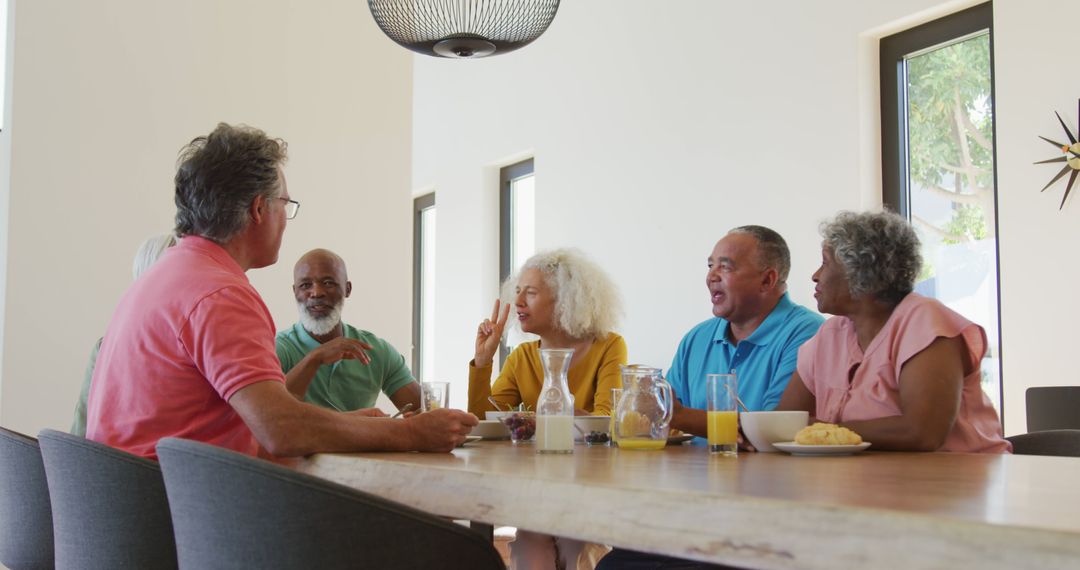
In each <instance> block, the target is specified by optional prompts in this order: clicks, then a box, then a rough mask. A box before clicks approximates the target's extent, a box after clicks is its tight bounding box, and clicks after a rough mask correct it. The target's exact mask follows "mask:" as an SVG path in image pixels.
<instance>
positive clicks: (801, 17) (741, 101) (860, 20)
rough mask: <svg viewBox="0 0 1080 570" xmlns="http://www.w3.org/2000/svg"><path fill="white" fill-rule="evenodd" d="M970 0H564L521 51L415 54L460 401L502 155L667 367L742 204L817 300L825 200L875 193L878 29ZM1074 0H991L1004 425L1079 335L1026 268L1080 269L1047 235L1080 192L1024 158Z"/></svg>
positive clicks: (1065, 100)
mask: <svg viewBox="0 0 1080 570" xmlns="http://www.w3.org/2000/svg"><path fill="white" fill-rule="evenodd" d="M972 4H974V2H970V1H967V2H964V1H962V2H941V1H934V0H903V1H890V2H885V1H876V2H866V1H863V0H835V1H831V2H827V3H826V2H804V1H800V0H783V1H780V2H773V3H770V4H769V6H768V7H767V8H765V7H763V5H760V4H753V3H736V2H713V1H707V0H700V1H694V2H691V1H686V2H678V3H667V4H664V7H663V8H662V9H661V8H660V7H659V5H658V4H657V3H656V2H653V1H647V0H593V1H590V2H564V3H563V4H562V6H561V7H560V10H559V13H558V16H557V17H556V19H555V22H554V24H553V25H552V27H551V29H550V30H549V31H548V32H547V34H546V35H545V36H543V37H541V38H540V39H539V40H538V41H537V42H536V43H534V44H533V45H532V46H529V47H527V48H525V49H523V50H521V51H519V52H515V53H512V54H507V55H505V56H501V57H496V58H492V59H488V60H480V61H473V62H460V61H444V60H435V59H430V58H417V60H416V62H415V64H416V68H415V69H416V73H415V104H414V137H413V141H414V143H413V149H414V155H413V173H414V174H413V183H414V185H415V186H417V187H419V186H433V187H435V188H436V191H437V204H438V208H439V228H438V232H439V260H438V272H439V275H438V279H439V292H438V295H439V297H438V299H439V301H438V303H437V305H438V308H437V311H438V316H437V336H438V338H439V345H438V347H437V353H436V360H437V370H438V373H439V374H440V375H442V376H443V377H444V378H446V379H448V380H451V381H453V382H454V383H455V391H454V396H453V398H454V402H453V403H455V404H456V405H460V406H464V405H465V402H466V400H465V394H466V385H467V380H466V376H465V371H466V368H465V367H466V363H467V362H468V360H469V358H470V357H471V354H472V333H473V331H475V326H476V323H477V322H478V321H479V320H480V319H481V318H483V317H484V316H485V315H486V314H487V312H486V311H490V309H489V307H490V303H491V299H492V298H493V297H494V295H495V294H496V286H497V283H496V280H497V265H496V259H497V257H496V256H497V239H498V233H497V188H496V180H497V168H496V167H497V166H498V165H499V164H505V163H506V162H508V160H505V159H504V158H505V157H510V156H515V155H520V154H521V153H529V154H535V157H536V173H537V174H536V176H537V194H536V195H537V209H538V214H537V217H538V234H537V246H538V247H552V246H562V245H573V246H577V247H580V248H582V249H584V250H585V251H586V252H587V253H589V254H590V255H592V256H593V257H594V258H595V259H597V260H598V261H600V262H601V263H602V264H603V265H604V266H605V268H606V269H607V270H608V271H610V272H611V274H612V275H613V276H614V277H615V279H616V281H617V282H618V283H619V284H620V286H621V288H622V291H623V294H624V296H625V298H626V306H627V308H628V311H627V312H628V314H627V317H626V319H625V322H624V325H623V326H622V328H621V330H622V331H623V333H624V335H625V336H626V338H627V342H628V345H629V350H630V360H632V361H635V362H644V363H650V364H655V365H661V366H664V367H667V366H668V365H669V363H670V359H671V355H672V353H673V352H674V349H675V346H676V344H677V342H678V340H679V339H680V338H681V336H682V335H683V334H684V333H685V332H686V331H687V329H689V328H690V327H691V326H692V325H694V324H695V323H697V322H699V321H701V320H704V319H706V318H708V317H709V315H710V313H709V304H708V300H707V293H706V289H705V287H704V283H703V280H704V274H705V258H706V256H707V255H708V254H709V252H710V251H711V248H712V245H713V243H714V242H715V241H716V240H717V239H718V238H719V237H721V236H722V235H723V233H724V232H726V231H727V230H728V229H729V228H731V227H733V226H736V225H742V224H748V223H757V224H763V225H768V226H771V227H773V228H774V229H777V230H778V231H780V232H781V233H782V234H783V235H784V236H785V237H786V238H787V239H788V242H789V245H790V247H791V250H792V255H793V262H794V263H793V267H792V272H791V277H790V280H789V283H790V291H791V295H792V297H793V298H794V299H795V300H796V301H797V302H800V303H803V304H808V305H810V306H813V304H812V298H811V293H812V285H811V282H810V274H811V273H812V272H813V270H814V269H815V268H816V267H817V264H818V262H819V260H820V250H819V245H818V244H819V243H820V238H819V236H818V234H817V226H818V224H819V222H820V221H822V220H823V219H825V218H827V217H830V216H831V215H832V214H834V213H835V212H836V211H838V210H841V209H860V208H870V207H875V206H878V205H879V204H880V195H881V193H880V158H879V157H880V147H879V138H880V133H879V127H878V125H879V121H880V119H879V114H878V108H877V105H878V64H877V57H878V55H877V40H878V38H880V37H881V36H884V35H887V34H889V33H894V32H896V31H899V30H901V29H905V28H907V27H910V26H913V25H917V24H919V23H922V22H925V21H928V20H929V19H932V18H935V17H939V16H941V15H944V14H945V13H949V12H953V11H956V10H959V9H961V8H964V7H967V6H970V5H972ZM1063 6H1064V5H1061V4H1055V5H1054V6H1053V7H1052V6H1051V3H1050V2H1049V1H1046V2H1035V3H1028V2H1018V1H1014V0H999V2H998V7H997V12H998V15H997V16H996V18H995V22H996V24H995V25H996V26H997V29H998V37H997V44H996V53H997V58H998V59H997V70H998V74H997V89H998V101H997V110H998V116H999V124H998V139H999V147H998V148H999V150H998V158H999V165H1000V168H1001V188H1002V198H1001V200H1002V202H1001V204H1002V207H1001V210H1000V212H1001V216H1002V228H1001V233H1000V235H1001V238H1002V270H1003V271H1004V272H1005V273H1004V277H1003V286H1002V292H1003V295H1004V296H1005V297H1006V299H1005V302H1004V322H1003V325H1002V326H1003V329H1004V330H1005V331H1006V336H1005V346H1004V350H1003V357H1004V362H1005V379H1006V380H1005V381H1006V383H1007V385H1006V403H1005V406H1006V409H1007V411H1008V412H1007V413H1008V415H1007V425H1006V431H1007V432H1010V433H1012V432H1017V431H1023V422H1022V414H1021V413H1020V412H1021V408H1022V405H1021V404H1019V403H1018V402H1019V401H1021V400H1020V399H1022V392H1023V389H1024V387H1025V386H1026V385H1027V384H1028V383H1029V382H1036V383H1038V382H1043V381H1044V380H1045V381H1051V382H1054V381H1056V382H1062V383H1076V378H1075V375H1074V376H1068V375H1067V372H1066V370H1068V369H1069V366H1068V364H1067V363H1066V362H1067V361H1066V360H1065V359H1058V360H1059V362H1051V360H1052V359H1051V358H1048V355H1050V354H1055V353H1057V354H1061V353H1066V354H1067V352H1066V351H1067V350H1068V343H1069V341H1068V340H1067V339H1066V338H1067V337H1065V335H1064V334H1063V333H1059V334H1054V333H1053V332H1050V333H1049V334H1048V333H1047V331H1053V330H1054V328H1053V324H1052V323H1054V322H1055V320H1054V318H1053V317H1051V316H1050V315H1054V314H1055V313H1054V312H1051V311H1052V310H1054V309H1055V308H1056V309H1057V312H1058V313H1060V309H1061V307H1062V305H1065V306H1066V308H1067V309H1068V311H1069V312H1068V313H1067V314H1075V313H1076V311H1075V307H1076V305H1075V302H1074V301H1072V298H1071V297H1070V296H1068V294H1067V293H1066V291H1067V289H1065V288H1058V289H1056V290H1060V291H1061V293H1062V294H1061V295H1054V296H1050V295H1046V290H1045V289H1043V290H1041V291H1040V290H1039V289H1037V288H1036V287H1037V286H1038V284H1043V283H1047V281H1048V279H1047V277H1050V276H1052V278H1053V279H1054V281H1053V282H1054V283H1057V282H1058V278H1059V277H1062V278H1065V277H1071V279H1061V280H1060V282H1062V283H1067V284H1071V283H1074V282H1077V281H1078V280H1077V279H1075V277H1076V275H1075V273H1076V272H1077V271H1078V270H1077V269H1076V268H1075V264H1073V266H1072V267H1064V266H1067V265H1069V264H1068V263H1067V262H1055V261H1053V260H1051V258H1049V256H1047V255H1045V254H1043V255H1039V254H1040V253H1041V252H1042V251H1044V249H1045V248H1043V247H1042V246H1039V245H1037V244H1038V243H1043V242H1042V241H1039V242H1036V241H1035V240H1042V239H1043V236H1044V235H1045V236H1046V237H1049V238H1051V239H1054V240H1055V241H1054V242H1052V243H1059V244H1062V245H1064V244H1071V243H1073V242H1076V237H1077V233H1078V232H1080V230H1078V229H1077V228H1076V224H1075V216H1076V214H1075V212H1076V208H1077V207H1080V206H1073V207H1072V208H1069V209H1066V211H1065V212H1062V213H1060V214H1059V213H1058V212H1056V203H1054V202H1053V197H1049V198H1047V197H1040V196H1039V195H1038V193H1037V190H1038V188H1041V185H1042V183H1045V180H1044V178H1045V179H1048V178H1049V175H1050V173H1049V171H1048V170H1047V169H1039V168H1034V167H1032V166H1031V164H1030V163H1031V162H1032V161H1034V160H1037V159H1039V158H1045V157H1048V156H1049V154H1048V152H1049V151H1050V150H1052V149H1050V148H1049V146H1048V145H1046V144H1045V143H1041V141H1038V140H1037V139H1035V138H1034V137H1035V135H1036V134H1046V133H1052V134H1056V133H1057V132H1058V131H1057V130H1056V129H1058V127H1056V126H1055V125H1054V123H1053V116H1052V114H1050V111H1051V110H1052V109H1053V108H1058V109H1062V110H1066V111H1069V110H1070V109H1074V108H1075V107H1073V105H1074V104H1075V99H1076V98H1077V97H1078V96H1080V89H1077V82H1078V81H1080V76H1078V75H1077V74H1076V73H1074V72H1073V71H1072V68H1071V67H1069V66H1068V65H1067V64H1065V63H1064V60H1063V59H1062V58H1063V57H1065V56H1064V52H1062V51H1060V50H1061V46H1062V45H1063V44H1061V41H1063V40H1062V38H1066V37H1070V35H1069V32H1068V29H1067V27H1068V25H1069V22H1075V20H1076V18H1067V17H1065V14H1063V13H1062V10H1063V9H1064V10H1066V11H1070V10H1071V11H1072V12H1073V13H1075V12H1076V11H1077V8H1076V7H1075V6H1072V5H1071V4H1070V5H1069V6H1070V7H1068V8H1063ZM1055 54H1056V55H1055ZM1073 67H1075V66H1073ZM1047 83H1049V86H1050V88H1044V87H1043V85H1046V84H1047ZM1035 94H1039V95H1038V96H1037V97H1036V96H1035ZM1070 112H1071V111H1070ZM1040 145H1041V146H1040ZM1040 182H1041V183H1040ZM1077 191H1078V192H1080V190H1077ZM1059 195H1060V194H1059ZM1019 202H1023V204H1024V205H1023V207H1022V208H1018V206H1019V204H1018V203H1019ZM1068 220H1073V222H1069V221H1068ZM1038 226H1043V227H1045V228H1046V229H1045V230H1044V231H1045V232H1046V233H1045V234H1039V233H1035V232H1032V231H1031V228H1032V227H1038ZM1033 254H1034V255H1033ZM1018 256H1019V257H1024V259H1023V261H1020V260H1018V259H1017V257H1018ZM1026 265H1030V266H1031V267H1025V266H1026ZM1028 297H1036V298H1040V299H1042V300H1041V301H1038V302H1036V301H1035V300H1034V299H1032V300H1031V301H1032V303H1030V304H1028V301H1027V298H1028ZM1036 303H1037V304H1036ZM1030 307H1039V308H1040V309H1041V310H1039V311H1029V310H1028V308H1030ZM1058 330H1061V329H1060V328H1059V329H1058ZM1040 333H1042V334H1040ZM1047 337H1050V338H1047ZM1036 339H1037V340H1036ZM1048 342H1049V343H1051V344H1052V345H1053V346H1054V347H1055V348H1056V349H1057V350H1058V351H1059V352H1050V351H1047V350H1046V348H1047V347H1046V344H1047V343H1048ZM1014 412H1015V413H1014Z"/></svg>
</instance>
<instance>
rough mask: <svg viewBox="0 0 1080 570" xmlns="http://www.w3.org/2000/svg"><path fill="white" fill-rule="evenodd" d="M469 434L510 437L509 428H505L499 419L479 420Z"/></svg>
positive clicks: (501, 437)
mask: <svg viewBox="0 0 1080 570" xmlns="http://www.w3.org/2000/svg"><path fill="white" fill-rule="evenodd" d="M471 435H478V436H480V437H482V438H484V439H510V430H508V429H506V426H505V425H503V423H502V422H500V421H499V420H480V423H479V424H477V426H476V427H474V428H473V429H472V433H471Z"/></svg>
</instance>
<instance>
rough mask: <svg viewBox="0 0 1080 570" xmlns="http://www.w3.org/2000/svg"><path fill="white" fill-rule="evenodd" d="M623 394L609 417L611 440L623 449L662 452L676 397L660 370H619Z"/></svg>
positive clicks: (630, 368) (633, 368)
mask: <svg viewBox="0 0 1080 570" xmlns="http://www.w3.org/2000/svg"><path fill="white" fill-rule="evenodd" d="M622 381H623V394H622V398H620V399H619V405H618V406H616V408H615V411H614V413H613V414H612V415H613V416H614V418H612V420H613V422H614V431H613V432H612V438H613V439H615V440H616V441H617V442H618V445H619V447H620V448H623V449H663V448H664V446H665V445H667V437H668V430H669V429H670V426H671V416H672V414H673V413H674V412H675V397H674V393H673V392H672V391H671V384H668V383H667V382H665V381H664V378H663V376H662V375H661V374H660V369H659V368H649V367H646V366H640V365H636V364H634V365H629V366H623V367H622Z"/></svg>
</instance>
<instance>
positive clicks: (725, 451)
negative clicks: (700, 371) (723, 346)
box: [705, 374, 739, 457]
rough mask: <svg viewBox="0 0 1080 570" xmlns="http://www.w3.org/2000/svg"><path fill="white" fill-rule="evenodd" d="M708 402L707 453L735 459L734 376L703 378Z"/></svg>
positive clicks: (737, 414)
mask: <svg viewBox="0 0 1080 570" xmlns="http://www.w3.org/2000/svg"><path fill="white" fill-rule="evenodd" d="M705 390H706V392H707V398H708V399H707V402H708V406H709V408H708V412H707V413H708V422H709V426H708V436H709V437H708V439H709V451H710V452H711V453H716V454H719V455H726V456H731V457H735V456H737V455H738V454H739V411H738V407H737V406H738V393H739V388H738V382H736V380H735V375H734V374H709V375H708V376H706V377H705Z"/></svg>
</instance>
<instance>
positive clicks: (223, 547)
mask: <svg viewBox="0 0 1080 570" xmlns="http://www.w3.org/2000/svg"><path fill="white" fill-rule="evenodd" d="M157 452H158V457H159V458H160V460H161V467H162V469H163V470H164V472H165V488H166V489H167V490H168V493H169V504H170V506H171V511H172V517H173V528H174V529H175V530H176V547H177V553H178V555H179V557H180V566H181V567H182V568H200V569H201V568H210V569H233V568H235V569H247V568H260V569H263V570H273V569H283V570H292V569H307V568H320V569H322V568H330V569H333V568H380V569H382V568H390V569H392V568H453V569H457V568H470V569H485V568H492V569H494V568H499V569H502V568H503V563H502V559H501V558H500V557H499V554H498V552H497V551H496V550H495V548H494V546H492V544H491V542H489V541H485V540H484V539H483V538H482V537H481V536H480V535H479V534H478V533H476V532H474V531H471V530H469V529H467V528H464V527H461V526H459V525H456V524H453V523H451V522H448V521H445V520H442V519H440V518H438V517H435V516H433V515H430V514H428V513H424V512H422V511H418V510H416V509H413V508H411V507H407V506H404V505H400V504H397V503H393V502H391V501H388V500H386V499H382V498H379V497H375V496H372V495H369V494H367V493H363V492H360V491H357V490H355V489H350V488H348V487H345V486H342V485H338V484H336V483H332V482H330V481H326V480H323V479H319V478H316V477H312V476H310V475H305V474H303V473H298V472H296V471H292V470H290V469H287V468H285V467H282V466H279V465H275V464H273V463H270V462H268V461H263V460H261V459H256V458H253V457H249V456H246V455H241V454H239V453H235V452H233V451H229V450H225V449H221V448H217V447H213V446H210V445H207V444H204V443H198V442H194V441H188V440H183V439H175V438H165V439H162V440H161V441H159V442H158V446H157Z"/></svg>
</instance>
